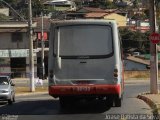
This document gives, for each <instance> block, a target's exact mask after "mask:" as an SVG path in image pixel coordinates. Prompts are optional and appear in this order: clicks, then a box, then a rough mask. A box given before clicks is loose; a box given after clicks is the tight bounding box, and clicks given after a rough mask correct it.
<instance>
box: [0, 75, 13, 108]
mask: <svg viewBox="0 0 160 120" xmlns="http://www.w3.org/2000/svg"><path fill="white" fill-rule="evenodd" d="M14 86H15V84H13V82H12V80H11V78H10V77H9V76H0V101H8V104H10V105H11V104H12V103H13V102H15V89H14Z"/></svg>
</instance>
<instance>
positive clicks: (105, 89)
mask: <svg viewBox="0 0 160 120" xmlns="http://www.w3.org/2000/svg"><path fill="white" fill-rule="evenodd" d="M49 94H50V95H51V96H53V97H59V96H73V95H108V94H118V95H120V94H121V85H120V84H117V85H74V86H70V85H66V86H63V85H54V86H49Z"/></svg>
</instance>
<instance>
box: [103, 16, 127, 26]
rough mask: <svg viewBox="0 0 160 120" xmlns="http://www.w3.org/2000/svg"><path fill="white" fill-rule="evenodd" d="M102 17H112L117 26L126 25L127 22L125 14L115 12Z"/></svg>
mask: <svg viewBox="0 0 160 120" xmlns="http://www.w3.org/2000/svg"><path fill="white" fill-rule="evenodd" d="M104 19H114V20H116V22H117V24H118V26H126V23H127V18H126V17H125V16H122V15H119V14H116V13H111V14H109V15H106V16H105V17H104Z"/></svg>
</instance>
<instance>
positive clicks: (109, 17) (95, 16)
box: [85, 12, 127, 27]
mask: <svg viewBox="0 0 160 120" xmlns="http://www.w3.org/2000/svg"><path fill="white" fill-rule="evenodd" d="M85 18H93V19H106V20H116V22H117V24H118V26H119V27H125V26H126V21H127V18H126V17H125V16H122V15H119V14H117V13H101V12H97V13H95V12H91V13H87V14H85Z"/></svg>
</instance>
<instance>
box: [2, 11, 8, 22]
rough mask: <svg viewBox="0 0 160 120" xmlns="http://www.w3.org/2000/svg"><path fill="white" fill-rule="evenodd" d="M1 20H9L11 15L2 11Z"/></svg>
mask: <svg viewBox="0 0 160 120" xmlns="http://www.w3.org/2000/svg"><path fill="white" fill-rule="evenodd" d="M0 20H1V21H5V20H9V17H8V16H6V15H4V14H1V13H0Z"/></svg>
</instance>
